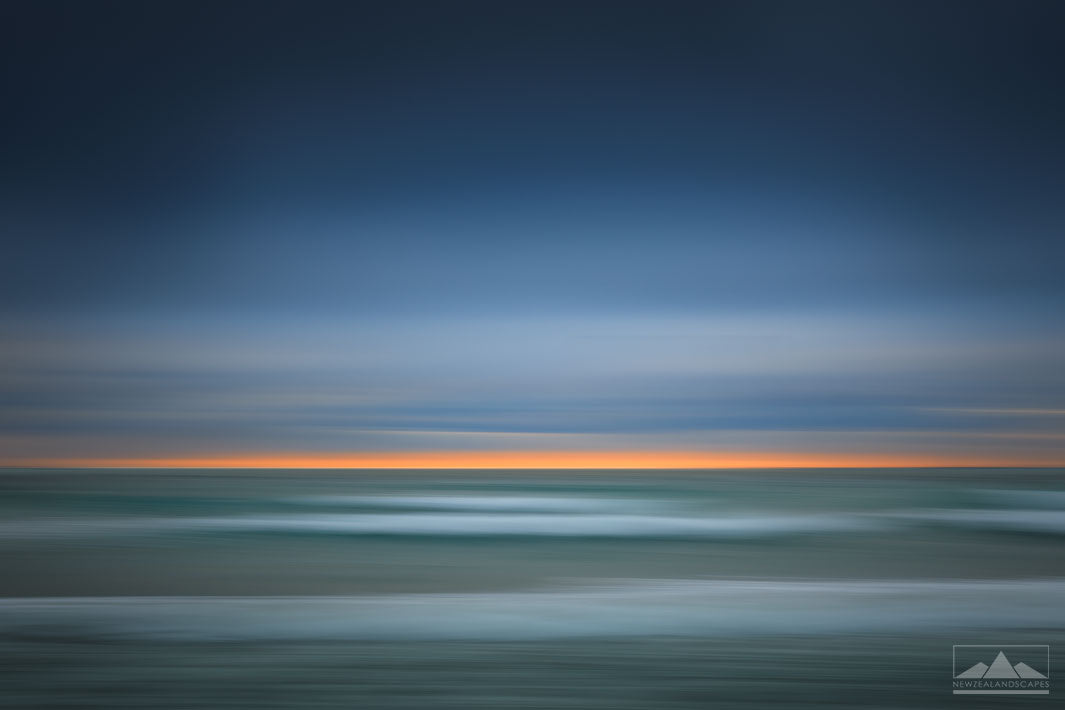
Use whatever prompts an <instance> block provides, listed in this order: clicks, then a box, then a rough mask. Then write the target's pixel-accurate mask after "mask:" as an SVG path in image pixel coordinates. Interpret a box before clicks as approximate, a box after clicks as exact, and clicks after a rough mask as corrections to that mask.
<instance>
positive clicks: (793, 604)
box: [0, 579, 1065, 640]
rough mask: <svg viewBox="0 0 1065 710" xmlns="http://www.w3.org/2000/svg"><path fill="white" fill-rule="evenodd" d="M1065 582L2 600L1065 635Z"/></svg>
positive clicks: (259, 632) (418, 626)
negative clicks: (1060, 632)
mask: <svg viewBox="0 0 1065 710" xmlns="http://www.w3.org/2000/svg"><path fill="white" fill-rule="evenodd" d="M1062 598H1065V580H1060V579H1054V580H1038V581H1034V580H1033V581H1026V580H1011V581H994V582H992V581H981V582H972V581H949V582H945V581H938V582H924V581H889V582H884V581H861V582H858V581H843V582H839V581H828V580H826V581H817V582H780V581H656V582H636V583H627V584H615V585H613V586H603V587H598V588H583V589H575V590H564V591H550V592H515V593H482V594H422V595H393V596H371V597H123V598H115V597H108V598H63V599H5V600H0V633H4V634H8V635H11V634H15V635H19V636H31V637H33V636H36V637H55V636H61V637H79V636H89V637H94V638H119V639H121V638H128V639H145V638H147V639H161V640H241V639H274V640H448V639H453V640H461V639H471V640H477V639H480V640H529V639H550V638H566V637H604V636H606V637H609V636H642V635H678V636H707V637H712V636H744V635H764V634H771V635H776V634H826V633H846V632H860V631H870V632H875V631H894V632H899V631H911V632H917V633H927V632H938V631H943V630H947V629H964V630H967V631H971V630H973V629H994V628H1018V627H1021V628H1023V627H1032V628H1040V629H1044V630H1046V629H1061V628H1065V610H1063V607H1062V605H1061V599H1062Z"/></svg>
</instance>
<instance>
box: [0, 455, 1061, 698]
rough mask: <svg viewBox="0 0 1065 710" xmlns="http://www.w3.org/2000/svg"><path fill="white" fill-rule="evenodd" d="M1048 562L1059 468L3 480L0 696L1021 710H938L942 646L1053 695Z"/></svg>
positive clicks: (1055, 597)
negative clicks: (1036, 679) (1027, 662)
mask: <svg viewBox="0 0 1065 710" xmlns="http://www.w3.org/2000/svg"><path fill="white" fill-rule="evenodd" d="M1063 543H1065V472H1062V471H1058V470H1023V469H1019V470H1004V469H988V470H977V469H956V470H934V469H928V470H913V469H909V470H879V471H875V470H874V471H864V470H847V471H843V470H837V471H736V472H662V471H646V472H634V471H624V472H623V471H595V472H589V471H583V472H582V471H577V472H558V471H553V472H513V471H510V472H493V471H450V472H429V471H425V472H351V471H313V472H309V471H28V470H7V471H3V472H0V568H2V569H3V570H4V572H3V577H2V581H0V595H2V596H0V654H2V655H3V657H4V661H5V666H6V667H7V669H8V670H9V671H14V672H13V673H9V674H8V678H7V679H6V680H5V681H4V682H3V684H2V685H0V698H2V699H4V700H7V701H9V703H10V704H11V706H12V707H19V708H21V707H26V708H52V707H82V708H89V707H91V708H126V707H129V708H142V707H144V708H148V707H151V708H437V707H440V708H471V707H484V708H540V707H543V708H678V709H680V708H706V707H763V706H767V705H772V706H779V707H824V706H836V707H884V708H887V707H899V706H902V705H910V706H917V707H944V706H955V705H956V706H959V707H990V706H991V705H995V706H996V707H998V706H1001V705H1003V704H1007V705H1008V704H1009V703H1010V702H1013V703H1017V702H1022V701H1023V702H1027V703H1028V704H1031V702H1032V701H1033V700H1035V699H1034V698H1031V697H1028V698H1018V697H1013V698H1003V697H994V696H981V697H972V696H969V697H965V696H954V695H952V694H951V677H952V646H953V645H955V644H992V645H995V644H999V645H1005V644H1049V645H1050V646H1051V651H1052V653H1051V669H1050V670H1051V673H1050V675H1051V678H1053V677H1054V671H1055V670H1056V669H1057V668H1058V667H1060V665H1059V663H1060V662H1059V661H1058V660H1056V659H1055V656H1054V652H1055V649H1056V648H1057V649H1065V605H1063V601H1065V555H1063V554H1062V551H1063ZM989 662H990V659H989ZM1059 692H1061V693H1065V687H1063V688H1062V689H1061V691H1059ZM1054 695H1055V693H1054V691H1052V694H1051V695H1050V696H1049V697H1050V698H1053V697H1054ZM1044 700H1045V699H1044Z"/></svg>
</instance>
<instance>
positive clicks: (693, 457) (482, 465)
mask: <svg viewBox="0 0 1065 710" xmlns="http://www.w3.org/2000/svg"><path fill="white" fill-rule="evenodd" d="M1063 465H1065V460H1062V459H1060V458H1059V459H1038V458H1027V459H1025V458H1017V457H1010V458H1006V457H988V456H972V455H937V454H877V453H870V454H843V453H810V452H777V453H762V452H708V451H418V452H361V453H247V452H246V453H227V454H212V455H196V456H163V457H106V458H105V457H98V458H91V457H80V458H74V457H67V458H34V459H20V460H9V461H6V462H4V461H0V466H4V467H9V468H275V469H748V468H924V467H934V468H942V467H1033V466H1039V467H1060V466H1063Z"/></svg>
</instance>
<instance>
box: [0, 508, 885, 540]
mask: <svg viewBox="0 0 1065 710" xmlns="http://www.w3.org/2000/svg"><path fill="white" fill-rule="evenodd" d="M884 526H885V523H884V522H883V521H878V520H874V519H872V518H867V517H866V518H863V517H861V516H857V515H846V514H822V515H792V516H787V515H783V516H781V515H761V516H745V517H741V516H737V517H678V516H655V515H563V514H525V513H520V514H513V515H506V514H500V513H474V514H451V513H401V514H365V515H363V514H334V515H329V514H315V515H272V516H230V517H213V518H132V519H123V518H115V519H110V520H101V519H91V520H85V521H77V520H71V519H57V520H34V521H22V522H15V521H10V522H8V523H5V524H4V525H3V526H2V527H0V537H8V538H44V537H65V536H79V535H93V534H96V535H121V534H131V533H141V534H143V533H152V532H155V533H167V532H282V533H285V532H288V533H320V534H345V535H415V536H417V535H444V536H448V535H450V536H505V535H510V536H542V537H621V538H638V537H696V538H761V537H774V536H781V535H792V534H802V533H819V532H824V533H830V532H852V531H860V530H878V529H882V528H883V527H884Z"/></svg>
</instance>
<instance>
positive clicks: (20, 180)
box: [0, 0, 1065, 456]
mask: <svg viewBox="0 0 1065 710" xmlns="http://www.w3.org/2000/svg"><path fill="white" fill-rule="evenodd" d="M0 13H2V15H0V27H3V30H2V32H3V33H4V36H3V40H2V42H0V47H2V50H0V51H2V52H3V56H4V64H5V68H6V72H5V91H4V96H5V98H6V101H5V109H4V111H3V112H2V114H0V121H2V135H3V137H4V142H5V147H4V160H3V173H2V184H0V205H2V207H3V209H2V211H0V220H2V221H0V225H2V226H0V229H2V233H3V235H4V236H3V252H4V258H3V259H0V326H2V327H3V333H4V340H5V343H6V346H5V347H4V351H3V353H0V354H2V355H3V356H4V357H5V358H6V361H7V365H6V367H5V370H6V373H7V374H6V375H5V376H4V377H3V378H2V380H0V402H2V401H5V400H6V402H7V405H2V404H0V408H2V412H0V417H2V418H0V423H4V424H5V429H4V430H0V437H4V438H3V441H6V442H7V443H8V448H9V450H11V451H14V452H15V453H14V454H12V456H16V455H26V456H38V455H43V454H44V453H49V452H53V451H54V452H61V453H64V454H70V455H82V454H85V455H88V454H92V453H101V452H106V453H123V452H125V451H136V452H160V453H181V452H185V451H201V450H234V449H241V450H246V449H250V448H256V447H262V446H264V445H266V444H267V443H269V445H270V446H274V447H278V448H281V449H285V450H302V449H327V450H348V449H355V450H357V449H366V448H378V449H379V448H409V447H416V448H417V447H435V446H445V447H450V446H452V444H451V443H449V442H452V441H458V438H456V437H466V438H465V439H462V443H459V444H456V445H458V446H471V447H473V448H478V447H479V448H484V447H485V446H488V445H489V444H488V443H486V442H488V439H485V438H484V436H487V434H488V433H491V434H493V435H499V436H504V437H506V436H517V435H544V436H556V435H557V436H562V435H565V436H568V437H574V438H571V439H567V441H574V442H576V443H575V444H574V445H576V446H585V445H599V444H596V443H595V442H596V441H602V442H606V443H604V444H603V445H606V446H617V445H618V442H617V440H615V439H610V440H609V441H607V439H602V440H599V439H594V437H618V436H624V437H627V438H626V439H625V440H626V441H633V442H637V443H640V444H641V445H644V444H646V445H648V446H674V445H681V444H683V445H684V446H687V447H689V448H690V447H700V446H705V447H717V446H734V447H739V448H758V447H763V446H769V447H772V446H789V447H792V448H795V447H799V448H802V447H813V448H824V449H841V448H843V449H847V448H859V449H863V450H864V449H870V448H877V447H879V448H880V449H885V448H887V449H898V448H907V447H910V448H913V447H917V448H920V447H929V446H930V447H932V448H936V447H939V448H941V449H943V450H950V451H960V450H963V449H964V450H965V451H973V450H982V449H979V447H990V448H995V447H999V446H1007V445H1008V446H1010V447H1013V448H1010V449H1009V451H1027V450H1028V449H1029V448H1030V447H1031V446H1032V444H1031V443H1030V442H1031V441H1033V440H1036V439H1033V438H1032V437H1033V435H1034V434H1038V435H1039V438H1038V439H1037V440H1038V441H1039V442H1040V443H1039V446H1044V447H1045V446H1051V447H1059V448H1062V442H1061V440H1060V439H1058V438H1056V437H1055V434H1054V432H1055V431H1058V430H1060V424H1061V414H1060V410H1062V409H1063V408H1065V381H1063V377H1062V374H1061V368H1060V362H1061V357H1062V356H1065V348H1063V347H1062V340H1063V338H1062V336H1063V332H1062V313H1063V308H1065V279H1062V278H1061V276H1060V272H1061V264H1062V262H1063V257H1065V240H1063V239H1062V227H1063V225H1065V214H1063V211H1065V200H1062V194H1063V190H1062V188H1063V187H1065V184H1063V183H1065V131H1063V130H1062V126H1065V91H1063V90H1062V89H1063V87H1062V77H1063V76H1065V50H1063V47H1065V41H1063V40H1065V29H1063V28H1065V22H1063V21H1065V6H1063V5H1062V4H1060V3H1056V2H990V3H984V2H898V1H896V2H861V1H857V2H855V1H851V2H790V1H789V2H722V3H714V2H694V3H668V2H636V3H624V2H596V3H587V2H586V3H575V2H566V3H545V2H485V3H471V2H377V3H368V2H367V3H364V2H354V1H351V2H337V3H324V2H300V3H297V2H189V1H187V0H184V1H182V2H9V3H7V4H6V5H5V6H4V7H3V9H2V10H0ZM249 402H251V403H250V404H249ZM994 412H998V414H994ZM1009 412H1012V413H1009ZM1018 412H1021V413H1020V414H1018ZM1048 412H1049V414H1048ZM1054 412H1059V413H1058V414H1054ZM220 413H221V414H220ZM222 414H224V416H222ZM1018 417H1019V418H1020V419H1018ZM223 420H224V421H223ZM3 431H6V432H7V433H6V434H4V433H3ZM856 432H857V433H856ZM989 432H990V433H989ZM442 433H443V434H447V437H445V439H447V441H445V442H443V443H441V441H443V440H437V439H433V438H432V437H434V436H441V435H442ZM1014 433H1017V434H1018V435H1023V437H1027V438H1023V437H1022V438H1021V439H1011V438H1010V437H1011V436H1013V435H1014ZM932 434H935V436H933V435H932ZM582 436H583V437H591V438H587V439H580V437H582ZM907 436H908V437H910V438H906V437H907ZM389 437H391V438H389ZM448 437H450V438H448ZM478 437H480V438H478ZM641 437H643V438H641ZM952 437H953V438H952ZM578 439H580V440H579V441H578ZM930 439H934V440H935V442H934V444H928V443H927V442H928V441H929V440H930ZM493 441H495V440H493ZM508 441H509V440H508ZM1048 441H1049V442H1051V443H1049V444H1048V443H1046V442H1048ZM86 442H89V443H86ZM641 442H642V443H641ZM678 442H679V443H678ZM959 442H960V443H959ZM1002 442H1005V443H1002ZM493 445H494V444H493ZM506 445H507V446H510V445H511V444H510V443H507V444H506ZM523 445H524V444H523ZM546 445H550V446H552V447H555V448H558V447H559V446H560V445H561V444H559V441H558V440H557V439H551V440H550V442H548V443H545V446H546ZM973 447H977V448H976V449H974V448H973ZM996 450H997V449H996ZM1055 450H1057V449H1055Z"/></svg>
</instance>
